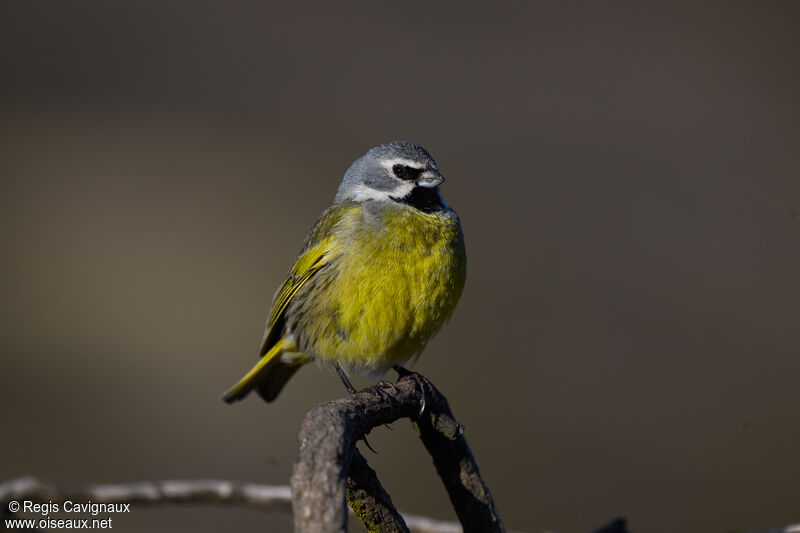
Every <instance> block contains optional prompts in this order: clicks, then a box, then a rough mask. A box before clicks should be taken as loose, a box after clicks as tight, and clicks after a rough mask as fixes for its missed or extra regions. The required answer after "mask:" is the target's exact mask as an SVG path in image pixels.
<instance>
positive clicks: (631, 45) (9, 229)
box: [0, 2, 800, 533]
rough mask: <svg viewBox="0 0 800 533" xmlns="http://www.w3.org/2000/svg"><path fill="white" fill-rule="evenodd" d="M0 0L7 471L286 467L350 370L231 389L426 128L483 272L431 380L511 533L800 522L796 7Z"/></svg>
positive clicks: (411, 454)
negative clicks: (309, 267)
mask: <svg viewBox="0 0 800 533" xmlns="http://www.w3.org/2000/svg"><path fill="white" fill-rule="evenodd" d="M0 11H1V13H0V77H1V79H2V89H1V91H2V93H1V94H0V97H1V98H0V176H2V195H1V196H0V207H1V208H2V210H1V211H0V219H1V220H2V226H0V227H1V228H2V229H1V230H0V231H2V242H3V255H2V262H1V263H0V269H1V271H2V278H0V283H2V294H3V298H2V304H0V305H2V320H0V334H1V335H2V358H3V359H2V367H3V368H2V373H0V417H1V418H0V419H2V425H3V430H2V434H3V436H2V438H1V439H0V457H1V458H2V459H0V479H8V478H11V477H15V476H21V475H24V474H32V475H36V476H39V477H41V478H44V479H50V480H56V481H61V482H74V483H81V482H88V481H132V480H142V479H144V480H147V479H164V478H232V479H239V480H251V481H259V482H266V483H276V484H278V483H286V482H287V480H288V476H289V473H290V469H291V464H292V461H293V459H294V454H295V450H296V432H297V429H298V427H299V424H300V421H301V419H302V417H303V415H304V413H305V412H306V411H307V410H308V409H309V408H311V407H312V406H314V405H315V404H317V403H319V402H322V401H325V400H327V399H331V398H334V397H338V396H341V395H342V394H343V389H342V387H341V384H340V383H339V381H338V379H336V377H335V376H334V375H332V374H330V373H328V372H324V371H323V372H320V371H318V370H317V369H316V368H314V367H309V368H306V369H305V370H303V371H302V372H301V373H299V374H298V375H297V377H296V378H295V379H294V380H293V381H292V382H291V383H290V384H289V386H288V387H287V389H286V391H285V392H284V393H283V395H282V396H281V397H280V398H279V400H278V401H277V403H275V404H273V405H266V404H264V403H262V402H260V401H258V400H257V399H255V398H253V399H248V401H246V402H244V403H242V404H238V405H235V406H226V405H223V404H222V403H221V402H220V401H218V397H219V395H220V394H221V393H222V392H223V391H224V390H225V389H226V388H227V387H228V386H229V385H231V384H232V383H233V382H234V381H235V380H236V379H237V378H239V377H240V375H241V374H242V373H243V372H244V371H245V370H246V369H248V368H249V367H250V365H251V364H252V363H253V362H254V361H255V357H256V350H257V348H258V343H259V341H260V339H261V333H262V326H263V322H264V319H265V317H266V314H267V311H268V306H269V302H270V299H271V297H272V294H273V292H274V290H275V288H276V287H277V286H278V284H279V283H280V281H281V279H282V276H283V275H284V273H285V272H286V270H287V269H288V267H289V266H290V264H291V261H292V260H293V258H294V257H295V255H296V253H297V251H298V250H299V247H300V244H301V242H302V240H303V238H304V236H305V234H306V232H307V231H308V229H309V228H310V226H311V224H312V223H313V221H314V220H315V219H316V217H317V216H318V214H319V213H320V212H321V211H322V209H323V208H324V207H325V206H326V205H327V204H328V202H330V200H331V199H332V198H333V194H334V192H335V190H336V187H337V185H338V182H339V180H340V178H341V176H342V174H343V173H344V171H345V169H346V168H347V166H348V165H349V164H350V163H351V162H352V161H353V160H354V159H355V158H357V157H359V156H360V155H361V154H362V153H363V152H365V151H366V150H367V149H368V148H370V147H371V146H374V145H376V144H380V143H383V142H387V141H390V140H393V139H412V140H415V141H417V142H420V143H422V144H423V145H425V146H426V147H428V148H429V150H430V151H431V152H432V153H433V155H434V157H436V158H437V160H438V162H439V165H440V168H441V169H442V171H443V173H444V174H445V175H446V177H447V178H448V181H447V183H446V184H445V186H444V187H443V193H444V196H445V199H446V200H447V201H448V203H450V204H451V205H452V206H454V207H455V208H456V209H457V210H458V212H459V213H460V214H461V217H462V221H463V225H464V229H465V233H466V237H467V247H468V252H469V261H470V263H469V275H468V278H469V279H468V281H467V287H466V290H465V293H464V296H463V298H462V300H461V304H460V306H459V309H458V311H457V312H456V314H455V316H454V318H453V320H452V321H451V323H450V324H449V326H448V327H447V328H446V329H445V330H444V331H443V332H442V333H441V334H440V335H439V336H438V337H437V339H436V340H435V341H434V342H433V343H432V345H430V346H429V348H428V350H427V351H426V353H425V354H424V356H423V357H422V359H421V360H420V363H419V364H418V365H417V369H419V370H420V371H422V372H423V373H424V374H426V375H427V376H428V377H429V378H430V379H431V380H432V381H433V382H434V383H436V385H437V386H438V387H439V388H440V389H441V390H442V391H443V392H444V393H445V394H446V395H447V396H448V397H449V399H450V401H451V405H452V406H453V408H454V411H455V413H456V415H457V416H458V417H459V418H460V419H461V421H462V422H463V423H464V424H465V425H466V426H467V437H468V439H469V442H470V443H471V445H472V447H473V451H474V452H475V454H476V457H477V459H478V462H479V463H480V465H481V469H482V472H483V474H484V476H485V478H486V480H487V481H488V483H489V486H490V487H491V489H492V491H493V493H494V496H495V499H496V502H497V505H498V509H499V511H500V513H501V515H502V516H503V518H504V520H505V522H506V525H507V526H508V527H510V528H512V529H517V530H524V531H529V532H542V531H545V530H557V531H559V532H562V533H582V532H586V531H588V530H589V529H591V528H593V527H595V526H598V525H600V524H601V523H603V522H605V521H607V520H609V519H611V518H612V517H614V516H616V515H620V514H621V515H625V516H627V517H628V519H629V521H630V524H631V528H632V529H633V530H635V531H638V532H652V533H667V532H674V531H705V532H720V533H721V532H726V531H730V530H734V529H747V528H757V527H766V526H775V525H780V524H785V523H791V522H796V521H798V520H800V506H799V505H798V503H799V502H800V491H799V490H798V486H800V484H799V483H800V454H798V449H800V427H798V421H799V420H800V417H799V416H798V392H797V391H798V385H797V384H798V375H800V327H798V325H799V324H800V279H799V275H800V151H799V150H798V147H799V146H800V144H799V141H800V127H799V126H800V120H799V119H800V105H799V104H800V97H798V95H800V74H799V73H800V70H798V65H799V64H800V32H798V31H797V27H798V22H800V17H798V15H800V8H799V7H798V4H796V3H791V2H785V3H784V2H750V3H731V2H724V3H716V4H711V3H696V2H693V3H687V4H682V5H679V4H672V3H670V4H669V5H666V4H665V5H663V6H661V7H656V6H652V5H644V4H641V3H635V2H632V3H600V2H597V3H594V2H593V3H585V4H584V3H558V4H555V3H552V4H533V5H528V4H524V5H523V4H517V3H514V4H501V5H493V6H492V7H483V6H481V5H478V4H476V5H472V6H471V7H468V6H467V5H465V4H463V3H450V4H438V5H435V6H433V5H427V4H421V3H420V4H413V3H395V4H393V5H388V4H378V3H374V2H363V3H346V4H337V5H336V6H335V7H334V6H327V7H326V6H316V7H313V8H312V7H310V6H300V5H298V6H295V7H287V6H283V5H278V4H274V5H273V4H267V3H255V2H219V3H214V4H212V3H197V2H172V3H158V2H128V3H122V2H113V3H111V2H94V3H88V2H5V3H3V6H2V8H1V9H0ZM361 384H362V385H364V384H365V383H361ZM370 441H371V443H372V444H373V446H374V447H375V448H376V449H377V450H378V451H379V452H380V454H379V455H372V454H369V455H368V459H369V461H370V462H371V464H372V465H373V466H374V467H375V468H376V469H377V470H378V472H379V474H380V475H381V477H382V479H383V481H384V482H385V485H386V487H387V489H388V490H389V492H390V493H391V494H392V495H393V497H394V501H395V503H396V504H397V505H398V507H400V508H401V509H403V510H406V511H409V512H414V513H419V514H428V515H432V516H435V517H438V518H446V519H449V518H453V513H452V511H451V510H450V506H449V502H448V501H447V497H446V494H445V491H444V489H443V488H442V486H441V484H440V483H439V481H438V478H437V477H436V475H435V473H434V471H433V467H432V465H431V463H430V460H429V458H428V457H427V456H426V454H425V452H424V450H423V449H422V446H421V445H420V443H419V442H417V439H416V437H415V436H414V433H413V431H412V429H411V428H410V425H409V424H408V423H405V422H401V423H397V424H395V425H394V431H388V430H386V429H383V428H381V429H380V430H376V431H375V432H374V433H373V434H372V435H371V436H370ZM268 523H269V524H273V525H274V528H275V529H276V530H284V529H287V528H288V527H289V523H290V519H289V517H286V516H270V515H268V516H264V515H262V514H259V513H256V512H252V511H246V510H241V509H213V508H212V509H185V508H183V509H173V510H142V509H140V510H135V511H134V513H133V514H132V515H127V516H121V517H119V518H118V520H117V521H115V523H114V525H115V530H118V531H143V530H148V531H175V530H178V531H218V530H221V529H223V528H231V529H234V528H235V529H238V530H240V531H263V528H264V525H265V524H268Z"/></svg>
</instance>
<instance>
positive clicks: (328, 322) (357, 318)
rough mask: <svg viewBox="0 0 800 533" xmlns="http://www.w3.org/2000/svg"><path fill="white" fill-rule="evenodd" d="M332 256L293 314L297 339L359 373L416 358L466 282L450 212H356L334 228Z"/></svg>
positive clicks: (461, 251) (391, 209) (463, 258)
mask: <svg viewBox="0 0 800 533" xmlns="http://www.w3.org/2000/svg"><path fill="white" fill-rule="evenodd" d="M376 216H377V217H379V218H380V220H376V219H375V217H376ZM332 253H333V254H334V257H333V258H332V260H331V262H330V264H329V265H327V266H326V267H325V269H324V270H322V271H320V272H319V274H318V275H317V276H315V279H314V283H313V286H311V287H309V292H308V298H307V299H305V302H304V304H303V305H302V306H299V307H298V308H297V309H296V310H295V311H296V312H299V313H300V317H299V318H298V320H297V321H296V327H295V338H296V340H297V343H298V348H300V349H301V350H302V351H304V352H306V353H308V354H309V355H312V356H313V357H315V358H316V359H318V360H321V361H325V362H330V363H337V364H339V365H341V366H343V367H345V368H350V369H352V370H356V371H358V372H360V373H364V374H374V373H380V372H383V371H385V370H387V369H388V368H390V367H391V366H392V365H394V364H402V363H404V362H405V361H407V360H408V359H409V358H411V357H412V356H415V355H418V354H419V353H420V352H421V351H422V349H423V348H424V347H425V344H426V343H427V342H428V341H429V340H430V339H431V337H432V336H433V335H434V334H435V333H436V332H437V331H438V330H439V329H440V328H441V327H442V325H443V324H444V323H445V322H446V321H447V319H449V318H450V316H451V314H452V313H453V310H454V309H455V306H456V304H457V303H458V299H459V297H460V296H461V291H462V289H463V287H464V281H465V278H466V254H465V250H464V243H463V238H462V235H461V228H460V225H459V222H458V218H457V216H456V215H455V213H453V212H452V211H450V212H448V213H446V216H443V215H439V214H424V213H421V212H419V211H415V210H412V209H409V208H406V207H402V206H397V207H391V206H390V207H389V208H388V209H382V210H380V211H379V212H377V213H376V212H374V211H373V212H366V211H365V210H363V209H354V210H353V211H352V212H351V213H348V215H347V216H346V217H343V218H342V221H341V222H340V223H339V225H338V227H337V232H336V245H335V246H334V247H333V249H332Z"/></svg>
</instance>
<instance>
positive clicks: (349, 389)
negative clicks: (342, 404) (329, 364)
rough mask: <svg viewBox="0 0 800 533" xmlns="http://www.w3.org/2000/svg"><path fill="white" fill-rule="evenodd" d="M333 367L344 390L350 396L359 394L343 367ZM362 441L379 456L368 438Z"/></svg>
mask: <svg viewBox="0 0 800 533" xmlns="http://www.w3.org/2000/svg"><path fill="white" fill-rule="evenodd" d="M333 367H334V368H335V369H336V374H337V375H338V376H339V379H341V380H342V383H344V388H345V389H347V392H348V394H355V393H356V392H358V391H357V390H356V388H355V387H353V384H352V383H350V380H349V379H347V374H345V373H344V370H342V367H340V366H339V365H337V364H334V365H333ZM361 440H363V441H364V444H365V445H366V447H367V448H369V449H370V451H371V452H372V453H374V454H375V455H378V452H376V451H375V448H373V447H372V446H371V445H370V443H369V441H368V440H367V436H366V435H364V436H363V437H361Z"/></svg>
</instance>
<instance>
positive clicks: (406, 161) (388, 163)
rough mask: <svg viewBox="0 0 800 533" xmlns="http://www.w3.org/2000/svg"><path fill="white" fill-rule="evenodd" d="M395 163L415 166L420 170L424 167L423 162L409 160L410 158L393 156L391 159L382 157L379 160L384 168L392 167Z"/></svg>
mask: <svg viewBox="0 0 800 533" xmlns="http://www.w3.org/2000/svg"><path fill="white" fill-rule="evenodd" d="M395 165H403V166H405V167H411V168H415V169H417V170H422V169H423V168H425V163H419V162H417V161H411V160H410V159H401V158H399V157H395V158H392V159H383V160H381V166H383V167H386V168H392V167H393V166H395Z"/></svg>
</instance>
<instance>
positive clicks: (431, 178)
mask: <svg viewBox="0 0 800 533" xmlns="http://www.w3.org/2000/svg"><path fill="white" fill-rule="evenodd" d="M443 181H444V176H442V175H441V174H439V173H438V172H436V171H434V170H426V171H425V172H423V173H422V174H420V176H419V178H417V186H418V187H426V188H428V189H433V188H434V187H438V186H439V184H441V183H442V182H443Z"/></svg>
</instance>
